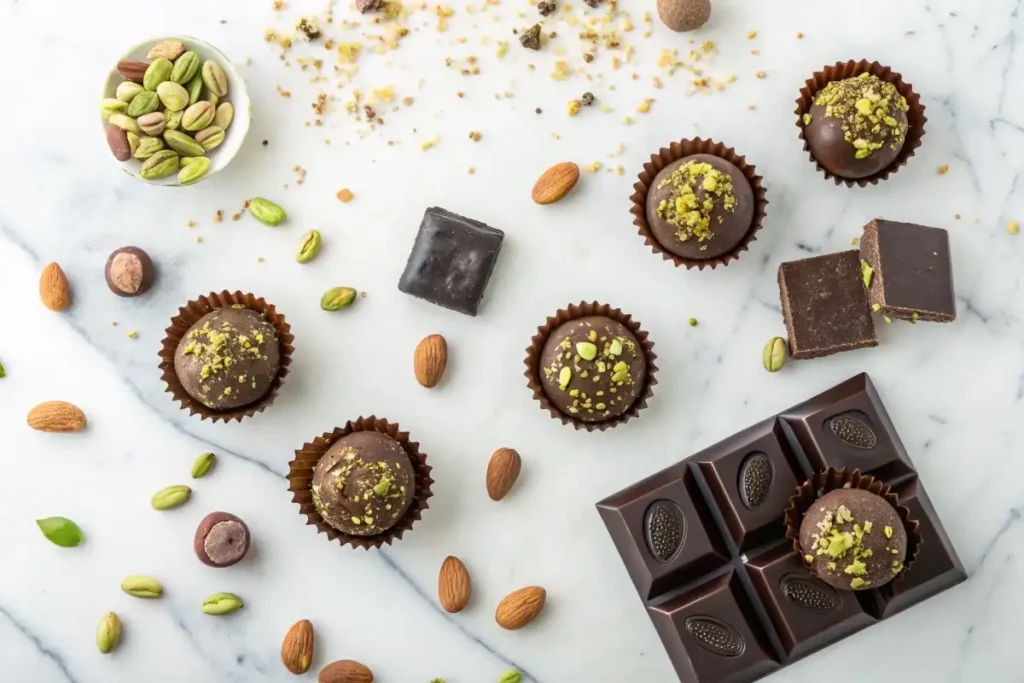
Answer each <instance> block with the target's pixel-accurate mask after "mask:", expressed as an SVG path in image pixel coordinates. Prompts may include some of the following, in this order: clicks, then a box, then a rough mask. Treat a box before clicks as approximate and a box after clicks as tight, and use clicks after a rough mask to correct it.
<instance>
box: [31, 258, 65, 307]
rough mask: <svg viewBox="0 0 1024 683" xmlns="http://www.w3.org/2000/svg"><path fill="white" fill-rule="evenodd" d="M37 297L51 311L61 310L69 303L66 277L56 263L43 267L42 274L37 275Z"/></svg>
mask: <svg viewBox="0 0 1024 683" xmlns="http://www.w3.org/2000/svg"><path fill="white" fill-rule="evenodd" d="M39 298H40V299H42V300H43V305H44V306H46V307H47V308H49V309H50V310H51V311H63V310H64V309H65V308H67V307H68V306H70V305H71V288H70V287H69V286H68V278H67V276H66V275H65V274H64V271H63V270H61V269H60V266H58V265H57V264H56V263H51V264H49V265H47V266H46V267H45V268H43V274H42V275H40V276H39Z"/></svg>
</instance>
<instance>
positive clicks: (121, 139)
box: [107, 114, 162, 161]
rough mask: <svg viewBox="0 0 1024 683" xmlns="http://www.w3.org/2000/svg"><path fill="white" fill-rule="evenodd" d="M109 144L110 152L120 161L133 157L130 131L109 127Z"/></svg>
mask: <svg viewBox="0 0 1024 683" xmlns="http://www.w3.org/2000/svg"><path fill="white" fill-rule="evenodd" d="M161 116H162V114H161ZM107 146H109V147H110V153H111V154H113V155H114V158H115V159H117V160H118V161H128V160H129V159H131V158H132V146H131V145H130V144H129V143H128V133H127V131H125V130H123V129H121V128H118V127H117V126H109V127H107Z"/></svg>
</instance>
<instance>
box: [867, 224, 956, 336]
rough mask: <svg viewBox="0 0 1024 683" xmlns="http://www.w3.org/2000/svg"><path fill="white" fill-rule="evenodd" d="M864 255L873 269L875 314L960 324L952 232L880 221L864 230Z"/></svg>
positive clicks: (871, 297) (871, 294)
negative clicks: (950, 248)
mask: <svg viewBox="0 0 1024 683" xmlns="http://www.w3.org/2000/svg"><path fill="white" fill-rule="evenodd" d="M860 257H861V258H862V259H864V261H865V263H867V264H868V265H869V266H871V267H872V268H874V272H873V273H872V276H871V287H870V288H869V289H868V300H869V302H870V304H871V308H872V310H875V311H877V312H878V313H881V314H882V315H886V316H889V317H890V318H901V319H903V320H911V321H914V320H925V321H930V322H940V323H948V322H952V321H953V320H956V293H955V292H954V291H953V263H952V259H951V257H950V254H949V233H948V232H946V231H945V230H943V229H941V228H929V227H927V226H925V225H917V224H914V223H896V222H894V221H887V220H884V219H881V218H876V219H875V220H873V221H871V222H870V223H868V224H867V225H865V226H864V236H863V237H862V238H861V241H860Z"/></svg>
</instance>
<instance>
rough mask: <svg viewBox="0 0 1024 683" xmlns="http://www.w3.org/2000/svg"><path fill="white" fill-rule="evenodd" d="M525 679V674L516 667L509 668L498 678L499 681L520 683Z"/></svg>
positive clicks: (501, 682)
mask: <svg viewBox="0 0 1024 683" xmlns="http://www.w3.org/2000/svg"><path fill="white" fill-rule="evenodd" d="M522 680H523V674H521V673H519V672H518V671H516V670H515V669H509V670H508V671H506V672H505V673H503V674H501V678H499V679H498V683H520V682H521V681H522Z"/></svg>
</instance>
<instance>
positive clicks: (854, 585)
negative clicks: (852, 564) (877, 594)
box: [850, 576, 866, 590]
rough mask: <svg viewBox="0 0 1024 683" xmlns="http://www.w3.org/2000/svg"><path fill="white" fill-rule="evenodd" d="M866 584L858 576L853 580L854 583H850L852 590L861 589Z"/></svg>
mask: <svg viewBox="0 0 1024 683" xmlns="http://www.w3.org/2000/svg"><path fill="white" fill-rule="evenodd" d="M865 583H866V582H865V581H864V579H862V578H860V577H859V576H856V577H854V578H853V580H852V581H850V588H853V589H854V590H856V589H858V588H860V587H861V586H863V585H864V584H865Z"/></svg>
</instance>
